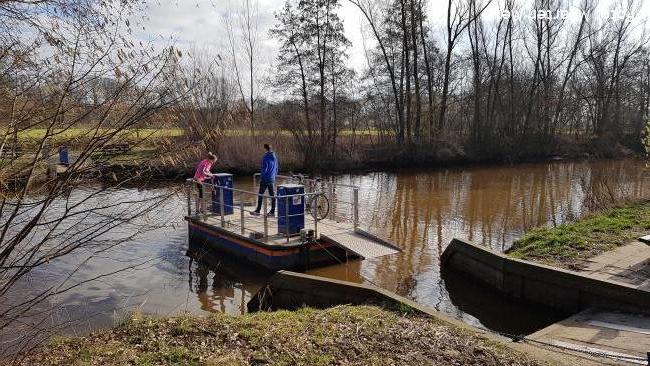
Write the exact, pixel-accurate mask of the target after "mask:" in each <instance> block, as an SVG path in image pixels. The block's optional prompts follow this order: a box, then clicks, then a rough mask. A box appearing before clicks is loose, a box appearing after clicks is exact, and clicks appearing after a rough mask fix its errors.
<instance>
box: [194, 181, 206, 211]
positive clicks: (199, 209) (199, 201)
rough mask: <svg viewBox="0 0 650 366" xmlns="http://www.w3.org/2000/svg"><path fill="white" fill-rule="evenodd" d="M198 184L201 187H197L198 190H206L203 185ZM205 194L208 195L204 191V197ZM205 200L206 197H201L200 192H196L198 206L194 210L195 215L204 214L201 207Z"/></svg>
mask: <svg viewBox="0 0 650 366" xmlns="http://www.w3.org/2000/svg"><path fill="white" fill-rule="evenodd" d="M198 184H199V185H200V186H201V188H198V187H197V186H195V188H197V189H203V188H204V186H203V183H201V182H199V183H198ZM205 193H206V192H205V191H204V192H203V195H204V196H205ZM203 199H204V197H199V192H198V191H197V192H196V201H195V202H196V205H195V206H196V207H195V210H194V211H195V213H196V215H200V214H202V212H201V205H202V204H203V202H202V201H203Z"/></svg>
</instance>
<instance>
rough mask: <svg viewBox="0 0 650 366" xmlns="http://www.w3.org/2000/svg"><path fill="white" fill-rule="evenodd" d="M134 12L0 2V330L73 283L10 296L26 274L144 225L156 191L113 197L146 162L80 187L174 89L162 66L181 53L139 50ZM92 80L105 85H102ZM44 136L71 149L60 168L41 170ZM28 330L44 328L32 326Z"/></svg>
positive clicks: (48, 159) (121, 6)
mask: <svg viewBox="0 0 650 366" xmlns="http://www.w3.org/2000/svg"><path fill="white" fill-rule="evenodd" d="M131 9H132V8H131V6H130V5H129V4H125V3H122V2H103V3H102V4H96V3H95V2H93V1H89V2H85V1H78V2H74V3H68V2H59V1H39V2H23V1H3V2H1V3H0V19H2V20H3V22H2V27H3V28H4V30H10V31H11V32H10V33H5V32H2V34H3V35H5V34H9V36H2V37H0V68H2V75H3V77H2V78H1V79H0V105H1V106H2V108H7V107H8V108H9V109H10V113H9V114H6V115H5V114H3V116H2V117H0V118H1V119H0V127H2V128H3V130H4V134H3V135H2V140H1V141H0V159H1V160H2V164H1V167H0V329H3V328H5V327H8V326H10V325H12V324H14V323H15V322H19V321H20V320H21V319H22V318H23V317H26V316H30V315H33V314H32V313H31V312H32V311H34V310H35V307H36V305H38V304H39V303H41V302H43V301H45V300H47V299H50V298H52V297H53V296H56V295H57V294H60V293H62V292H65V291H67V290H68V289H70V288H74V287H75V286H76V285H77V284H75V283H71V282H70V280H69V279H62V280H61V281H60V282H58V283H56V284H52V285H48V286H44V287H43V288H40V289H38V291H36V292H33V293H30V294H29V295H28V296H25V297H23V298H16V297H13V298H8V297H7V296H6V295H7V294H9V293H11V291H12V289H13V288H14V286H15V285H16V284H17V283H19V282H20V281H22V280H23V279H24V278H25V277H26V276H28V275H29V274H30V273H31V272H32V271H33V270H35V269H36V268H39V267H41V266H43V265H45V264H47V263H49V262H50V261H55V260H58V258H62V257H65V256H68V255H71V254H73V253H77V252H79V251H81V250H86V251H88V252H91V253H101V252H102V251H103V250H106V249H107V248H110V247H112V246H115V245H119V244H120V243H124V242H126V241H129V240H130V239H132V238H133V237H134V236H135V235H138V234H139V233H141V232H142V231H143V230H146V228H147V227H149V226H150V225H149V224H146V223H145V222H144V221H140V220H139V219H141V218H143V217H144V216H145V215H146V214H147V213H148V212H149V211H150V210H151V209H153V208H154V207H156V206H157V205H158V204H159V203H160V202H162V201H163V200H164V199H165V197H164V195H163V196H161V195H150V196H137V195H136V196H132V197H129V198H121V199H115V198H116V197H115V196H113V195H112V194H111V192H112V190H113V189H114V188H119V187H122V186H123V185H125V184H127V183H128V182H130V181H132V180H134V179H138V176H139V175H141V174H145V173H146V172H145V171H146V170H147V169H148V168H149V166H148V165H147V164H142V165H141V166H140V169H137V170H134V171H131V172H129V175H128V176H127V177H126V178H118V175H115V174H111V175H109V178H111V179H107V180H105V182H104V185H89V184H88V183H89V181H90V180H91V179H92V178H93V177H96V174H97V173H100V172H101V165H102V164H103V163H105V160H104V159H103V158H102V156H101V150H102V149H103V148H104V147H106V146H108V145H110V144H114V143H117V142H121V141H123V140H124V138H125V136H127V135H129V134H130V133H131V131H132V129H135V128H138V127H139V126H140V125H141V124H142V123H145V122H147V123H150V124H152V121H153V120H156V121H157V122H158V125H161V124H162V123H161V122H162V121H163V120H164V119H165V118H166V117H165V112H166V111H167V109H168V108H169V107H170V106H172V105H173V104H175V103H176V102H177V100H178V98H179V97H182V96H180V95H178V94H177V93H175V92H172V90H171V89H170V86H171V83H170V81H169V74H168V73H167V72H166V70H167V68H168V66H169V65H170V64H171V63H173V62H175V60H177V59H178V57H179V54H178V53H177V51H175V50H174V49H173V48H168V49H165V50H162V51H160V52H156V51H154V50H152V49H151V48H147V47H144V46H136V45H135V43H134V42H133V41H132V40H131V39H130V37H129V33H128V31H127V30H125V29H126V28H128V27H129V26H130V25H129V22H128V17H127V16H126V14H128V13H129V12H130V11H131ZM44 14H45V15H46V14H59V16H58V17H43V16H41V15H44ZM107 80H110V82H106V81H107ZM100 82H102V83H104V84H105V85H106V86H107V87H106V88H104V89H103V90H101V92H100V89H98V87H97V85H98V83H100ZM142 139H146V136H143V137H142ZM142 139H140V140H136V141H134V143H135V144H136V145H137V144H138V143H140V142H141V141H142ZM21 144H24V145H25V146H24V147H23V146H21ZM53 144H61V145H67V146H69V147H70V149H71V153H72V154H73V155H74V159H72V161H71V162H70V164H69V166H68V167H67V168H66V169H65V172H64V173H63V174H57V175H55V176H51V175H47V176H46V175H45V168H46V167H48V166H52V160H53V159H54V157H53V155H54V152H53V149H52V147H53V146H52V145H53ZM131 147H132V146H131ZM8 151H10V153H7V152H8ZM152 165H155V163H154V164H152ZM111 198H113V199H111ZM117 228H120V231H119V235H118V234H116V232H115V230H116V229H117ZM91 257H92V255H91ZM32 330H33V331H34V333H33V334H32V335H33V336H37V337H38V336H39V334H40V335H43V334H44V333H43V329H41V328H40V327H38V326H37V324H34V327H33V329H32ZM28 345H33V344H32V343H31V342H28V340H26V341H25V342H24V343H23V344H22V346H28Z"/></svg>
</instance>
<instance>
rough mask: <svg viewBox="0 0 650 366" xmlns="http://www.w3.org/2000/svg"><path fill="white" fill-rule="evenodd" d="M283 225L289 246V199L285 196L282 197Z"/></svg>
mask: <svg viewBox="0 0 650 366" xmlns="http://www.w3.org/2000/svg"><path fill="white" fill-rule="evenodd" d="M285 192H286V191H285ZM284 225H285V226H286V229H287V233H286V234H287V244H289V197H287V196H285V197H284Z"/></svg>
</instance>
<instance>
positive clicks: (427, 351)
mask: <svg viewBox="0 0 650 366" xmlns="http://www.w3.org/2000/svg"><path fill="white" fill-rule="evenodd" d="M22 364H23V365H33V364H39V365H117V364H119V365H123V364H130V365H133V364H136V365H179V364H180V365H252V364H254V365H263V364H264V365H266V364H270V365H334V364H345V365H396V364H411V365H414V364H418V365H424V364H426V365H450V364H457V365H460V364H463V365H466V364H476V365H479V364H480V365H536V364H537V362H536V361H534V360H533V359H531V358H529V357H527V356H526V355H524V354H521V353H518V352H515V351H512V350H510V349H509V348H507V347H505V346H503V345H500V344H497V343H495V342H493V341H490V340H487V339H485V338H483V337H481V336H478V335H476V334H473V333H470V332H468V331H466V330H460V329H458V328H456V327H455V326H452V325H449V324H446V323H441V322H439V321H436V320H435V319H430V318H424V317H419V316H411V315H400V314H397V313H395V312H392V311H387V310H383V309H381V308H377V307H371V306H358V307H355V306H339V307H335V308H331V309H327V310H314V309H309V308H304V309H300V310H297V311H277V312H262V313H255V314H248V315H243V316H236V317H235V316H228V315H224V314H220V313H217V314H214V315H212V316H210V317H205V318H204V317H196V316H181V317H175V318H148V317H145V318H141V317H139V316H134V317H133V318H132V319H131V320H129V321H127V322H125V323H124V324H122V325H120V326H118V327H116V328H114V329H111V330H107V331H98V332H96V333H94V334H92V335H90V336H88V337H82V338H60V339H57V340H55V341H53V342H52V343H51V344H50V345H49V346H47V347H46V348H44V349H41V350H39V351H37V352H36V353H33V354H31V355H29V356H28V357H27V359H25V360H23V361H22Z"/></svg>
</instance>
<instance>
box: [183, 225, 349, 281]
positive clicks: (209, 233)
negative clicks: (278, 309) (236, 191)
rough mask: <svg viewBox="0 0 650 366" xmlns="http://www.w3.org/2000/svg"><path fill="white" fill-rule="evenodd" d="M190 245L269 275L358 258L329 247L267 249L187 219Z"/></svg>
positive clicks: (320, 245)
mask: <svg viewBox="0 0 650 366" xmlns="http://www.w3.org/2000/svg"><path fill="white" fill-rule="evenodd" d="M186 219H187V222H188V231H189V236H190V241H191V242H193V243H194V244H195V245H196V244H197V243H198V244H199V245H202V246H206V247H207V249H210V250H215V251H218V252H222V253H226V254H228V255H230V256H232V257H235V258H238V259H240V260H244V261H247V262H249V263H252V264H255V265H257V266H259V267H262V268H264V269H267V270H270V271H278V270H282V269H302V270H304V269H309V268H316V267H322V266H327V265H332V264H338V263H343V262H346V261H347V260H349V259H354V258H358V256H356V255H354V254H352V253H349V252H347V251H346V250H344V249H342V248H340V247H338V246H336V245H332V244H331V243H325V242H316V243H313V244H311V245H307V244H303V245H293V246H288V247H284V246H280V245H269V244H266V243H263V242H261V241H258V240H256V239H253V238H248V237H246V236H243V235H239V234H237V233H234V232H232V231H229V230H225V229H222V228H219V227H215V226H211V225H209V224H205V223H203V222H201V221H198V220H194V219H192V218H186Z"/></svg>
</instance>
